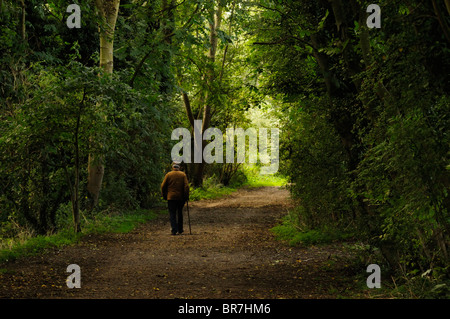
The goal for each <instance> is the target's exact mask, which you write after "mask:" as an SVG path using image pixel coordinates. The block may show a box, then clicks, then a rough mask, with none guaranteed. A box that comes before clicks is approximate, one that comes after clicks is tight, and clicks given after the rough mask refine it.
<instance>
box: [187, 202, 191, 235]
mask: <svg viewBox="0 0 450 319" xmlns="http://www.w3.org/2000/svg"><path fill="white" fill-rule="evenodd" d="M186 208H187V215H188V222H189V234H190V235H192V231H191V217H190V216H189V201H186Z"/></svg>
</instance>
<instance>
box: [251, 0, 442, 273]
mask: <svg viewBox="0 0 450 319" xmlns="http://www.w3.org/2000/svg"><path fill="white" fill-rule="evenodd" d="M340 3H341V2H338V1H335V2H329V3H326V2H309V1H290V0H283V1H267V2H265V3H264V5H262V7H263V8H264V9H266V10H260V11H258V12H257V13H256V19H257V21H258V24H259V25H261V27H260V28H258V29H257V30H255V33H254V34H253V36H254V41H255V42H256V43H257V44H258V46H257V47H256V50H255V51H253V52H252V59H253V60H254V61H255V62H253V63H255V64H258V63H259V64H258V65H260V66H261V65H263V67H261V69H262V70H263V71H262V72H261V73H262V76H261V79H260V83H261V85H260V90H264V92H266V93H267V94H271V95H272V96H274V97H277V98H278V101H279V102H280V103H283V111H282V112H281V116H280V119H282V120H283V122H284V126H283V128H282V130H283V134H282V140H281V149H282V159H283V162H282V172H283V173H284V174H285V175H286V176H288V179H289V182H290V184H289V185H290V190H291V193H292V195H293V197H294V198H295V199H297V200H298V202H299V205H301V206H300V207H301V208H300V209H299V211H298V213H297V214H295V217H294V219H292V218H291V219H287V220H285V221H284V222H283V224H282V225H280V226H277V228H275V229H276V231H277V233H279V234H281V235H280V236H281V237H285V238H289V239H292V238H294V237H295V236H296V234H297V233H298V232H297V227H298V225H301V229H304V230H305V231H304V232H300V234H301V235H298V236H299V238H301V239H304V240H311V238H312V240H315V238H317V237H320V236H321V235H320V234H321V233H320V232H319V233H317V232H316V230H317V231H324V227H325V228H327V231H328V232H329V231H330V230H333V231H336V232H338V233H339V232H342V230H344V229H345V230H349V231H351V232H352V233H353V234H354V235H355V237H356V238H358V239H360V240H363V241H365V242H367V243H369V244H370V245H373V246H374V247H377V248H378V249H379V251H380V252H381V254H382V255H383V256H384V258H385V259H386V261H387V263H388V265H389V266H390V267H391V268H392V269H394V270H397V271H399V270H403V271H406V272H407V274H408V275H407V276H414V274H413V272H415V273H417V272H418V271H422V272H424V271H425V270H426V269H431V268H432V269H435V268H436V269H437V268H439V267H442V266H443V265H446V264H448V260H449V253H448V251H449V247H450V227H449V225H450V224H449V222H450V217H449V216H450V215H449V211H448V207H449V203H450V202H449V194H448V189H449V180H450V179H449V171H448V169H446V167H448V165H449V161H450V159H449V158H450V157H449V156H450V149H449V147H450V141H449V135H448V127H450V122H449V114H450V112H449V110H450V108H449V106H450V100H449V96H448V92H449V81H448V72H447V71H444V70H445V69H448V67H449V65H450V59H449V54H448V52H449V51H448V50H449V48H448V38H447V39H446V38H445V36H444V33H445V32H436V30H438V29H439V30H440V31H442V28H447V31H448V27H446V26H443V24H442V23H441V24H439V23H438V21H437V19H432V18H430V19H429V18H427V17H436V15H437V12H436V9H435V8H434V7H433V5H432V4H431V3H420V4H419V3H414V4H413V3H409V4H408V5H405V4H404V2H402V1H382V2H381V3H378V4H379V5H380V7H381V8H383V9H382V10H383V13H382V28H381V29H379V30H375V29H374V30H368V29H367V28H366V27H365V25H364V22H365V18H366V16H365V15H364V14H361V12H364V11H365V8H366V6H367V5H368V4H369V2H368V1H359V2H356V1H354V2H352V5H349V6H343V5H341V4H340ZM441 5H442V4H439V5H438V6H439V7H438V8H437V10H438V11H439V10H443V11H445V8H444V6H442V7H440V6H441ZM266 61H270V63H266ZM293 70H295V72H293ZM300 70H301V71H300ZM297 218H298V220H296V219H297ZM290 224H292V227H290V226H289V225H290ZM311 229H313V230H314V231H311ZM333 231H332V232H333ZM299 240H300V239H299Z"/></svg>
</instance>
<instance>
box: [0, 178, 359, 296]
mask: <svg viewBox="0 0 450 319" xmlns="http://www.w3.org/2000/svg"><path fill="white" fill-rule="evenodd" d="M290 205H291V203H290V200H289V192H288V191H287V190H285V189H282V188H278V187H262V188H256V189H245V188H244V189H241V190H239V191H237V192H235V193H233V194H231V195H229V196H227V197H224V198H221V199H215V200H202V201H198V202H190V203H189V207H190V217H191V225H192V235H190V234H189V226H188V220H187V215H186V213H185V218H184V220H185V232H184V234H183V235H179V236H172V235H171V234H170V224H169V218H168V214H161V215H160V216H159V217H158V218H157V219H156V220H152V221H149V222H147V223H146V224H143V225H141V226H139V227H138V228H136V229H135V230H133V231H132V232H130V233H126V234H102V235H90V236H88V235H86V236H85V237H83V238H82V239H81V241H80V242H79V243H77V244H76V245H72V246H67V247H65V248H63V249H59V250H53V251H49V252H47V253H45V254H43V255H39V256H35V257H29V258H26V259H21V260H16V261H14V262H9V263H6V264H2V265H0V268H1V269H3V271H2V273H0V298H108V299H109V298H151V299H158V298H164V299H171V298H201V299H203V298H215V299H228V298H230V299H231V298H242V299H249V298H263V299H266V298H267V299H269V298H270V299H275V298H287V299H294V298H296V299H297V298H314V299H320V298H337V297H346V296H351V297H354V296H355V292H357V294H358V296H359V297H361V295H360V293H361V288H359V292H358V288H357V287H361V286H362V284H361V282H358V280H356V281H355V278H356V276H355V270H354V269H353V270H352V267H350V266H349V265H351V262H352V258H354V256H352V254H351V253H350V252H349V250H348V249H346V248H345V246H344V245H343V243H331V244H323V245H316V246H299V247H289V246H288V245H287V244H286V243H283V242H280V241H278V240H276V239H275V238H274V234H273V233H272V232H271V231H270V228H272V227H273V226H275V225H276V224H277V223H278V222H279V220H280V218H281V217H282V216H283V215H285V213H286V211H287V210H288V208H289V206H290ZM69 264H77V265H79V266H80V268H81V288H79V289H77V288H74V289H70V288H68V287H67V285H66V278H67V276H69V275H70V273H67V272H66V268H67V266H68V265H69ZM362 280H364V279H362Z"/></svg>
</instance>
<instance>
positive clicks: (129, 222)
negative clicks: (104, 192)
mask: <svg viewBox="0 0 450 319" xmlns="http://www.w3.org/2000/svg"><path fill="white" fill-rule="evenodd" d="M157 216H158V214H157V213H156V212H153V211H146V210H137V211H132V212H128V213H127V212H125V213H120V214H119V213H117V212H107V211H104V212H102V213H101V214H98V215H96V216H95V217H93V218H92V219H87V218H84V219H83V225H82V229H83V231H82V232H81V233H75V232H74V231H73V229H72V227H68V228H65V229H62V230H60V231H59V232H58V233H56V234H49V235H38V236H32V237H30V236H27V237H25V238H22V239H17V238H4V237H2V236H0V262H3V261H8V260H9V261H10V260H14V259H18V258H23V257H26V256H32V255H36V254H40V253H43V252H45V251H46V250H51V249H55V248H61V247H64V246H67V245H72V244H75V243H77V242H78V241H79V240H80V239H81V238H82V237H83V236H86V235H88V234H101V233H106V232H108V233H127V232H130V231H131V230H133V229H134V228H136V227H137V226H138V225H140V224H142V223H145V222H147V221H149V220H152V219H154V218H156V217H157Z"/></svg>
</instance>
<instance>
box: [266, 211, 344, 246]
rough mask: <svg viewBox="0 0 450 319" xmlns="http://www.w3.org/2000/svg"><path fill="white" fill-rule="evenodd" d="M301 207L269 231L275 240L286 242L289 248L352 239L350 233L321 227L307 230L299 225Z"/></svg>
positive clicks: (304, 226) (303, 225)
mask: <svg viewBox="0 0 450 319" xmlns="http://www.w3.org/2000/svg"><path fill="white" fill-rule="evenodd" d="M303 209H304V208H303V207H302V206H300V207H297V208H296V209H294V210H291V211H289V213H288V214H287V215H286V216H284V217H283V218H282V219H281V221H280V223H279V224H278V225H276V226H274V227H273V228H271V231H272V232H273V233H274V234H275V238H276V239H278V240H282V241H286V242H288V243H289V245H290V246H298V245H301V244H303V245H315V244H326V243H331V242H334V241H345V240H347V239H350V238H353V234H352V233H350V232H344V231H340V230H338V229H336V228H329V227H326V226H324V227H322V228H318V229H309V228H308V227H307V226H306V225H305V224H300V222H299V221H300V220H301V217H300V218H299V214H302V213H303V212H302V210H303Z"/></svg>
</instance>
